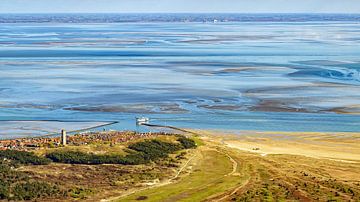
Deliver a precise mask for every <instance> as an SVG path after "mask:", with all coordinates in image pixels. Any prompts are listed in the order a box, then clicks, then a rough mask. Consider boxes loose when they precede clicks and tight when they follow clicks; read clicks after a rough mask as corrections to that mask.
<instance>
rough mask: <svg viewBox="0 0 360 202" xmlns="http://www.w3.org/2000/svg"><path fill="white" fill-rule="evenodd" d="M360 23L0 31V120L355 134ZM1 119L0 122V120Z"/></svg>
mask: <svg viewBox="0 0 360 202" xmlns="http://www.w3.org/2000/svg"><path fill="white" fill-rule="evenodd" d="M359 34H360V23H358V22H266V23H265V22H228V23H216V24H214V23H166V22H161V23H119V24H115V23H113V24H104V23H99V24H91V23H83V24H81V23H80V24H66V23H65V24H61V23H56V24H55V23H48V24H46V23H42V24H36V23H23V24H21V23H16V24H2V25H1V26H0V120H84V121H89V120H91V121H120V123H119V124H117V125H113V126H111V127H110V128H112V129H136V126H135V124H134V117H136V116H142V115H145V116H148V117H150V118H151V121H152V122H153V123H157V124H166V125H173V126H179V127H188V128H217V129H229V130H276V131H355V132H359V131H360V116H359V115H350V114H347V115H346V114H340V113H335V112H339V111H340V112H346V113H359V112H360V109H359V108H360V93H359V92H360V73H359V72H360V59H359V58H360V38H359V36H360V35H359ZM0 124H1V122H0Z"/></svg>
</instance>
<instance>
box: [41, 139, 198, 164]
mask: <svg viewBox="0 0 360 202" xmlns="http://www.w3.org/2000/svg"><path fill="white" fill-rule="evenodd" d="M182 141H183V142H184V144H185V145H186V148H188V147H189V146H191V147H193V146H192V143H191V141H187V140H182ZM128 148H129V149H131V150H130V151H133V152H131V153H130V154H128V155H126V156H117V155H96V154H88V153H84V152H78V151H56V152H52V153H49V154H47V155H46V157H47V158H49V159H51V160H52V161H54V162H60V163H72V164H123V165H138V164H145V163H148V162H150V161H154V160H157V159H159V158H165V157H167V156H168V154H170V153H173V152H175V151H178V150H181V149H183V148H185V146H183V145H182V144H175V143H169V142H163V141H159V140H146V141H144V142H137V143H134V144H131V145H129V146H128ZM134 151H135V152H134Z"/></svg>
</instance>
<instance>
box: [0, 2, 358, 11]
mask: <svg viewBox="0 0 360 202" xmlns="http://www.w3.org/2000/svg"><path fill="white" fill-rule="evenodd" d="M145 12H146V13H182V12H190V13H204V12H205V13H360V0H0V13H145Z"/></svg>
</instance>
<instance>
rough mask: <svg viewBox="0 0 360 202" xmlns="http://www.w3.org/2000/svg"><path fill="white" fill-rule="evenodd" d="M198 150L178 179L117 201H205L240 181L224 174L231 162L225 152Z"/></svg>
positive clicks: (229, 167) (237, 177)
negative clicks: (186, 171)
mask: <svg viewBox="0 0 360 202" xmlns="http://www.w3.org/2000/svg"><path fill="white" fill-rule="evenodd" d="M200 152H201V154H200V155H199V156H198V157H197V158H196V159H194V160H193V161H192V162H194V163H192V164H191V166H192V172H191V173H190V174H189V175H185V176H183V177H181V180H179V181H174V183H171V184H168V185H166V186H161V187H155V188H151V189H146V190H143V191H139V192H137V193H135V194H132V195H130V196H127V197H124V198H121V199H119V200H118V201H127V202H128V201H140V200H143V201H147V202H148V201H154V202H155V201H189V202H190V201H205V199H208V197H209V196H212V195H214V194H217V193H221V192H223V191H226V190H228V189H231V188H234V187H236V186H237V185H238V184H239V183H241V182H243V180H244V179H243V177H241V176H234V175H228V174H229V173H231V172H232V170H233V163H232V162H231V161H230V159H229V158H228V157H227V155H226V154H224V153H221V152H218V151H215V150H200ZM209 201H211V200H209ZM214 201H216V200H214Z"/></svg>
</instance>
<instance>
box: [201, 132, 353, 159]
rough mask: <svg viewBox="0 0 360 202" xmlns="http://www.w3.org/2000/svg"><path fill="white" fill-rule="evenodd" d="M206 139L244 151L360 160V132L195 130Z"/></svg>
mask: <svg viewBox="0 0 360 202" xmlns="http://www.w3.org/2000/svg"><path fill="white" fill-rule="evenodd" d="M195 132H196V133H198V134H204V136H203V138H204V139H209V140H210V141H215V142H221V143H222V144H224V145H226V146H228V147H230V148H235V149H239V150H243V151H248V152H253V153H258V154H260V155H262V156H266V155H268V154H290V155H301V156H306V157H313V158H325V159H331V160H338V161H349V162H354V161H355V162H360V133H346V132H343V133H322V132H275V131H271V132H269V131H266V132H265V131H263V132H262V131H239V132H228V131H215V130H213V131H211V130H207V131H204V130H196V131H195Z"/></svg>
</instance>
